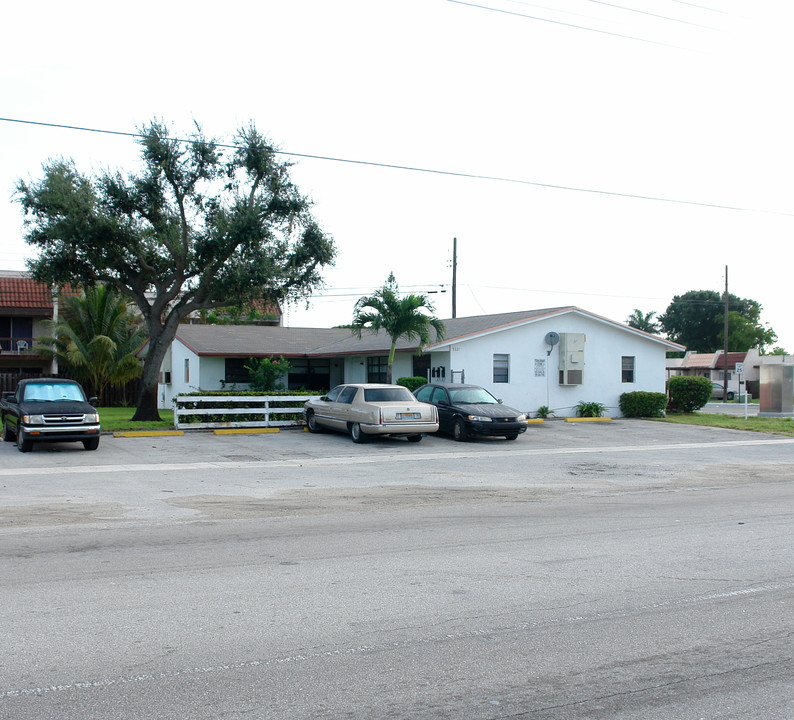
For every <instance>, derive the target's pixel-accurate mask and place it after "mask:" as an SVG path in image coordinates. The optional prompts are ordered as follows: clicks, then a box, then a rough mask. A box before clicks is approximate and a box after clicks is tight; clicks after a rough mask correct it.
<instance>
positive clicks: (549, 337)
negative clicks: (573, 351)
mask: <svg viewBox="0 0 794 720" xmlns="http://www.w3.org/2000/svg"><path fill="white" fill-rule="evenodd" d="M545 339H546V345H549V346H550V347H554V346H555V345H556V344H557V343H558V342H560V336H559V335H558V334H557V333H556V332H548V333H546V338H545Z"/></svg>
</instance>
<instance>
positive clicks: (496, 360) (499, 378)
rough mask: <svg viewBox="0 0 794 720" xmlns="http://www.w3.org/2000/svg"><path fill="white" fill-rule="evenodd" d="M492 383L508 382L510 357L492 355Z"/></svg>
mask: <svg viewBox="0 0 794 720" xmlns="http://www.w3.org/2000/svg"><path fill="white" fill-rule="evenodd" d="M493 381H494V382H495V383H506V382H510V356H509V355H501V354H499V353H494V356H493Z"/></svg>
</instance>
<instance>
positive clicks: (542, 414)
mask: <svg viewBox="0 0 794 720" xmlns="http://www.w3.org/2000/svg"><path fill="white" fill-rule="evenodd" d="M551 414H552V412H551V410H549V406H548V405H541V406H540V407H539V408H538V409H537V410H536V411H535V415H536V416H537V417H539V418H547V417H548V416H549V415H551Z"/></svg>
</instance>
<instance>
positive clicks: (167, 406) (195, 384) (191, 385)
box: [157, 339, 201, 410]
mask: <svg viewBox="0 0 794 720" xmlns="http://www.w3.org/2000/svg"><path fill="white" fill-rule="evenodd" d="M169 353H170V364H167V361H168V360H169V355H166V358H165V359H164V360H163V366H162V369H163V370H168V369H169V368H170V370H171V382H170V384H167V385H166V384H163V383H160V384H159V385H158V386H157V398H158V403H157V406H158V407H159V408H160V409H161V410H172V409H173V407H174V406H173V404H172V402H171V401H172V400H173V399H174V398H175V397H176V396H177V395H179V394H180V393H187V392H194V391H196V390H197V389H198V388H199V379H200V370H201V368H200V364H199V361H200V358H199V356H198V355H196V353H194V352H193V351H192V350H190V349H188V348H187V347H186V346H185V345H183V344H182V343H181V342H180V341H179V340H176V339H175V340H174V341H173V342H172V343H171V348H170V351H169ZM185 362H188V363H189V371H190V379H189V380H188V381H187V382H186V381H185Z"/></svg>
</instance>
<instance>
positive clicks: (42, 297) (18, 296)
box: [0, 275, 77, 315]
mask: <svg viewBox="0 0 794 720" xmlns="http://www.w3.org/2000/svg"><path fill="white" fill-rule="evenodd" d="M76 294H77V291H76V290H74V288H72V287H70V286H68V285H67V286H66V287H64V289H63V292H62V295H76ZM20 310H28V311H30V314H33V315H49V314H51V313H52V293H51V292H50V288H49V287H47V286H46V285H45V284H43V283H40V282H36V281H35V280H33V279H32V278H29V277H24V276H22V275H13V276H5V275H0V312H2V311H6V312H13V311H17V314H18V311H20Z"/></svg>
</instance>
